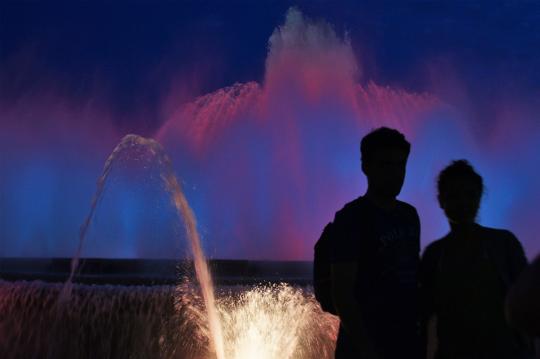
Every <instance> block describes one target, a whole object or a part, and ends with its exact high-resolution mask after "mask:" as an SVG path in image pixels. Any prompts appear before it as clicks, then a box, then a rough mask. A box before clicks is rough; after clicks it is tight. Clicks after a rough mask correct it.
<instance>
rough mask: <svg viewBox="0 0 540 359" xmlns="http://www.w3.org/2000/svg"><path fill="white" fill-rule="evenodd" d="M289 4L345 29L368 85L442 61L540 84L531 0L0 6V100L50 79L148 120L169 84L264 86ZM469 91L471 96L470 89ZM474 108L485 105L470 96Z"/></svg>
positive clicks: (420, 84) (413, 78)
mask: <svg viewBox="0 0 540 359" xmlns="http://www.w3.org/2000/svg"><path fill="white" fill-rule="evenodd" d="M292 5H295V6H298V7H299V8H300V9H301V10H302V11H303V12H304V13H305V14H306V15H307V16H309V17H312V18H322V19H325V20H326V21H328V22H329V23H331V24H333V25H334V27H335V29H336V30H337V32H338V33H341V34H343V33H344V32H345V31H346V32H347V33H348V34H349V36H350V38H351V42H352V45H353V48H354V50H355V51H356V52H357V55H358V58H359V59H360V60H361V61H362V67H363V69H364V74H365V77H364V79H365V80H368V79H373V80H375V81H377V82H378V83H382V84H390V85H399V86H401V87H405V88H407V89H412V90H419V91H421V90H423V88H424V87H425V86H426V78H425V76H426V75H425V67H426V64H428V63H431V62H433V61H439V60H440V59H444V61H445V62H448V63H451V64H452V66H454V67H455V68H457V70H458V73H459V74H460V76H462V78H463V79H464V80H463V81H465V82H466V83H467V85H468V86H471V87H473V89H475V92H478V93H479V96H480V97H482V96H481V94H482V93H484V94H486V98H489V97H490V94H491V92H492V91H494V89H493V87H495V88H498V87H500V84H501V81H504V82H506V83H508V85H509V86H513V89H512V91H516V89H517V90H518V92H519V91H524V92H528V91H530V90H536V89H537V87H538V85H539V84H540V74H539V73H540V71H538V65H540V57H539V55H540V46H539V45H540V21H539V20H540V5H539V4H538V3H536V2H519V3H518V2H511V1H507V2H493V1H467V2H456V1H446V2H444V1H442V2H439V1H408V2H405V1H382V2H381V1H368V2H339V5H336V4H335V3H334V2H329V1H299V2H290V1H246V2H234V1H228V2H225V1H214V2H199V1H193V2H190V1H182V2H158V3H157V4H156V3H155V2H114V3H113V4H109V3H106V2H102V3H99V2H78V1H77V2H66V3H61V2H54V3H52V4H51V3H49V2H32V1H24V2H21V1H14V2H11V1H8V2H2V4H1V8H0V10H1V11H0V41H1V42H0V45H1V47H0V65H1V70H0V75H1V77H0V80H1V85H0V86H1V87H0V91H1V93H0V96H1V100H3V101H11V100H13V99H16V98H17V97H18V96H21V95H23V94H25V93H28V92H29V91H36V89H37V88H40V87H43V86H45V87H46V86H50V85H51V84H54V86H55V88H60V89H61V90H62V91H65V92H66V93H69V94H70V96H74V97H80V98H81V99H84V98H85V97H86V96H89V95H90V94H91V93H92V92H95V90H96V88H95V87H96V83H97V86H98V87H99V93H100V96H102V100H103V101H105V102H106V103H107V104H108V105H109V106H110V107H111V108H112V109H113V111H116V113H117V115H118V118H119V120H118V121H120V122H122V121H129V120H127V119H128V118H129V116H130V114H132V113H140V112H141V111H143V112H146V113H149V114H153V115H154V116H147V117H151V118H153V120H146V121H150V122H149V123H146V124H140V125H142V126H143V128H147V129H149V130H151V129H153V128H155V127H156V126H157V125H158V124H159V122H160V117H159V114H158V105H159V103H160V99H161V98H162V96H163V94H164V93H165V92H167V91H168V90H169V88H168V86H169V85H170V84H171V81H173V79H174V78H178V77H182V79H183V80H184V81H188V82H192V84H191V85H192V86H193V87H195V88H197V92H199V93H201V94H202V93H206V92H209V91H212V90H215V89H217V88H220V87H223V86H226V85H230V84H232V83H234V82H236V81H239V82H245V81H248V80H258V81H260V80H262V78H263V75H264V61H265V58H266V51H267V41H268V38H269V36H270V35H271V33H272V31H273V30H274V28H275V27H276V26H277V25H279V24H281V23H282V22H283V18H284V14H285V12H286V10H287V9H288V8H289V7H290V6H292ZM476 89H477V91H476ZM478 101H479V102H482V98H479V99H478Z"/></svg>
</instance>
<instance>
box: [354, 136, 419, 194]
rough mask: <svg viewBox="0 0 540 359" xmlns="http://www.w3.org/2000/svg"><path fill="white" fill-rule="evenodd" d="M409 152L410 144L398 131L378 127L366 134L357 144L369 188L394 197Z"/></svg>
mask: <svg viewBox="0 0 540 359" xmlns="http://www.w3.org/2000/svg"><path fill="white" fill-rule="evenodd" d="M410 151H411V144H410V143H409V142H408V141H407V140H406V139H405V136H404V135H403V134H402V133H401V132H399V131H397V130H394V129H391V128H387V127H380V128H378V129H376V130H373V131H372V132H370V133H369V134H367V135H366V136H365V137H364V138H363V139H362V142H361V144H360V152H361V154H362V171H363V172H364V174H365V175H366V177H367V180H368V191H373V192H374V193H376V194H377V195H379V196H382V197H386V198H390V197H392V198H395V197H396V196H397V195H398V194H399V192H401V187H403V181H404V180H405V168H406V166H407V158H408V157H409V152H410Z"/></svg>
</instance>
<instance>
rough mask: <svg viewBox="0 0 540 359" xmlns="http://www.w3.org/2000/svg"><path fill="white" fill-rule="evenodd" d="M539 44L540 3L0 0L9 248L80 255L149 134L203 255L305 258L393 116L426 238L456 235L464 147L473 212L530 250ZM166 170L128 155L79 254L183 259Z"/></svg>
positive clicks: (3, 209)
mask: <svg viewBox="0 0 540 359" xmlns="http://www.w3.org/2000/svg"><path fill="white" fill-rule="evenodd" d="M291 7H293V8H292V9H291ZM539 45H540V5H539V4H538V3H535V2H519V3H518V2H510V1H507V2H496V1H495V2H494V1H476V2H470V1H467V2H438V1H437V2H431V1H365V2H340V3H339V5H336V4H334V3H333V2H329V1H306V2H302V1H300V2H284V1H257V2H254V1H251V2H234V1H232V2H225V1H215V2H199V1H193V2H187V1H185V2H158V3H157V4H156V3H154V2H115V3H114V4H109V3H106V2H101V3H100V2H88V3H87V2H65V3H61V2H52V3H51V2H36V1H3V2H1V3H0V141H1V142H0V151H1V152H0V153H1V157H0V196H1V197H0V214H1V217H0V255H3V256H71V255H72V253H74V251H75V248H76V244H77V239H78V238H77V235H78V227H79V226H80V224H81V223H82V221H83V220H84V217H85V215H86V214H87V213H88V210H89V205H90V201H91V198H92V195H93V192H94V191H95V182H96V179H97V178H98V177H99V176H100V173H101V169H102V167H103V163H104V162H105V160H106V158H107V156H108V155H109V153H110V152H111V151H112V150H113V148H114V147H115V145H116V144H117V143H118V142H119V141H120V140H121V138H122V137H123V136H124V135H126V134H128V133H136V134H139V135H143V136H148V137H153V138H156V139H157V140H158V141H160V142H161V143H162V144H163V146H164V148H165V150H166V151H167V153H168V154H169V156H170V157H171V159H172V161H173V163H174V168H175V171H176V173H177V175H178V177H179V178H181V180H182V183H183V185H184V190H185V192H186V195H187V197H188V200H189V201H190V203H191V205H192V206H193V208H194V211H195V214H196V215H197V217H198V220H199V228H200V230H201V234H202V237H203V242H204V246H205V248H206V249H207V252H208V254H209V256H211V257H218V258H253V259H309V258H311V255H312V247H313V244H314V242H315V241H316V239H317V237H318V235H319V233H320V231H321V229H322V228H323V227H324V225H325V224H326V222H328V221H329V220H331V219H332V215H333V213H334V212H335V211H336V210H338V209H339V208H341V206H342V205H343V204H344V203H346V202H347V201H349V200H351V199H353V198H354V197H356V196H358V195H360V194H362V193H363V191H364V190H365V182H364V179H363V176H362V174H361V172H360V167H359V153H358V144H359V140H360V138H361V137H362V136H363V135H365V134H366V133H367V132H368V131H369V130H370V129H371V128H373V127H376V126H380V125H389V126H394V127H396V128H398V129H400V130H402V131H403V132H404V133H405V134H406V135H407V137H408V138H409V139H410V140H411V142H412V144H413V152H412V153H411V158H410V163H409V168H408V178H407V180H406V183H405V186H404V190H403V192H402V196H401V198H402V199H404V200H407V201H409V202H410V203H412V204H413V205H415V206H417V208H418V210H419V213H420V216H421V219H422V226H423V230H422V243H423V245H426V244H427V243H429V242H430V241H432V240H434V239H436V238H438V237H440V236H442V235H444V234H445V232H446V231H447V225H446V223H445V220H444V217H443V214H442V211H440V209H439V208H438V206H437V204H436V201H435V186H434V184H435V176H436V175H437V173H438V171H440V170H441V169H442V168H443V167H444V166H445V165H446V164H448V163H449V161H450V160H452V159H457V158H467V159H469V160H470V161H471V163H472V164H473V165H474V166H475V167H476V168H477V169H478V171H479V172H480V173H481V174H482V175H483V176H484V177H485V182H486V185H487V193H486V198H485V200H484V203H483V208H482V210H481V213H480V223H483V224H485V225H488V226H494V227H503V228H507V229H510V230H512V231H513V232H514V233H515V234H516V235H517V236H518V237H519V238H520V239H521V241H522V242H523V244H524V246H525V249H526V251H527V254H528V255H529V256H533V255H534V254H536V253H538V252H539V251H540V245H539V244H538V241H537V238H536V237H537V233H538V232H540V224H539V221H538V218H539V217H540V211H539V205H538V203H539V202H540V190H539V189H538V185H537V184H538V183H539V181H540V156H539V155H540V148H539V143H540V142H539V141H540V119H539V118H538V113H539V110H540V103H539V100H538V99H539V98H540V97H539V95H540V93H539V89H540V70H538V69H539V66H540V46H539ZM231 86H232V87H231ZM159 171H160V169H159V168H155V166H146V167H142V166H140V164H139V163H138V160H137V158H136V154H131V155H130V154H127V155H126V156H124V157H123V158H122V159H121V160H119V162H118V164H117V166H116V167H115V170H114V171H113V173H112V174H111V176H110V183H108V184H107V189H106V191H105V193H104V196H103V198H102V199H101V201H100V204H99V206H98V209H97V211H96V218H95V221H94V222H93V223H92V227H91V230H90V233H89V237H88V241H87V243H86V244H85V249H84V251H83V256H84V255H87V256H98V257H177V256H178V257H180V256H183V254H184V253H185V247H186V244H185V238H184V237H185V236H184V234H183V231H182V227H181V225H180V223H181V222H179V220H178V218H176V216H175V215H174V212H173V211H172V208H171V205H170V203H169V202H170V200H169V198H168V196H167V194H166V192H165V191H164V190H163V188H162V185H161V183H160V182H159V181H158V180H156V178H158V177H159V176H158V174H159ZM176 253H177V254H176Z"/></svg>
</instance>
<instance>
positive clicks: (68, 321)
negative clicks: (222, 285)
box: [0, 280, 338, 359]
mask: <svg viewBox="0 0 540 359" xmlns="http://www.w3.org/2000/svg"><path fill="white" fill-rule="evenodd" d="M60 290H61V285H60V284H55V283H43V282H38V281H34V282H22V281H19V282H5V281H2V280H0V313H2V315H0V353H2V359H17V358H23V357H24V358H44V359H49V358H50V359H61V358H66V359H68V358H69V359H71V358H78V359H94V358H111V357H114V358H118V359H124V358H126V359H128V358H129V359H147V358H156V359H201V358H202V359H207V358H213V357H214V358H215V354H214V353H212V349H211V348H210V347H211V345H210V334H209V331H210V330H209V328H208V321H207V317H206V313H205V306H204V300H203V299H202V298H201V297H200V295H199V293H200V292H199V291H198V289H197V288H196V286H193V285H192V284H191V282H189V281H186V282H183V283H182V284H181V285H178V286H121V285H115V286H111V285H81V284H74V285H73V292H72V295H71V296H70V298H69V299H68V300H69V305H65V306H61V307H57V306H56V305H55V301H56V298H57V297H58V294H59V292H60ZM217 308H218V311H219V314H220V316H221V320H222V323H223V324H224V336H225V339H226V341H225V344H226V345H225V353H226V356H227V358H230V359H247V358H249V359H252V358H261V359H270V358H271V359H278V358H279V359H282V358H283V359H292V358H294V359H330V358H333V354H334V347H335V340H336V336H337V329H338V320H337V318H336V317H334V316H331V315H329V314H326V313H323V312H322V311H321V309H320V307H319V305H318V304H317V302H316V301H315V298H314V297H313V294H312V293H311V291H310V289H309V288H305V289H299V288H292V287H291V286H288V285H285V284H280V285H273V286H259V287H255V288H246V287H240V286H234V287H229V288H228V289H227V290H226V291H225V290H223V291H222V292H221V293H219V292H218V300H217ZM58 309H59V310H58Z"/></svg>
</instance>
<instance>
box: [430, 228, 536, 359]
mask: <svg viewBox="0 0 540 359" xmlns="http://www.w3.org/2000/svg"><path fill="white" fill-rule="evenodd" d="M477 232H478V237H477V238H473V239H461V238H452V237H451V236H447V237H445V238H443V239H441V240H438V241H435V242H433V243H432V244H431V245H429V246H428V247H427V248H426V250H425V253H424V256H423V258H422V266H421V278H422V280H421V283H422V287H423V293H424V301H425V302H426V305H425V306H426V308H428V310H429V311H430V312H428V313H426V315H429V314H434V315H436V316H437V337H438V356H439V357H441V358H447V357H448V358H454V357H466V358H469V357H474V358H513V359H516V358H522V357H524V356H525V355H526V354H527V350H528V349H527V347H526V346H525V343H524V342H523V341H522V340H523V338H522V337H520V336H519V335H518V333H517V332H516V331H515V330H513V329H511V328H510V327H509V325H508V324H507V323H506V319H505V314H504V301H505V297H506V293H507V290H508V287H509V286H510V285H511V284H512V283H513V282H514V280H515V278H516V276H517V275H518V274H519V272H520V271H521V270H522V269H523V268H524V267H525V266H526V265H527V261H526V258H525V255H524V253H523V249H522V248H521V245H520V244H519V241H518V240H517V239H516V238H515V236H514V235H513V234H512V233H510V232H508V231H504V230H497V229H492V228H485V227H481V226H478V231H477Z"/></svg>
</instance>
